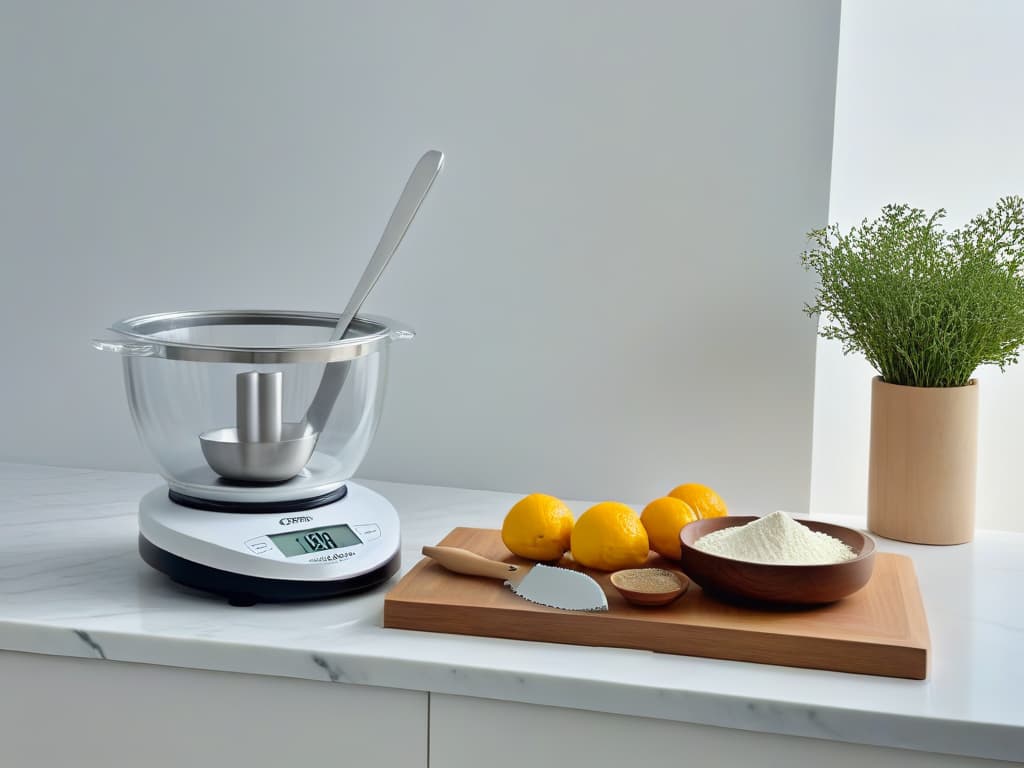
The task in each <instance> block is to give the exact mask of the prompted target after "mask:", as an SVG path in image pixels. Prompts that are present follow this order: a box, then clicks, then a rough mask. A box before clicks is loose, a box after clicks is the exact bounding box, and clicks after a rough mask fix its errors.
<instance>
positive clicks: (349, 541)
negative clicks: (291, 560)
mask: <svg viewBox="0 0 1024 768" xmlns="http://www.w3.org/2000/svg"><path fill="white" fill-rule="evenodd" d="M268 538H269V539H270V540H271V541H272V542H274V546H276V547H277V548H278V549H280V550H281V552H282V553H283V554H284V556H285V557H296V556H297V555H308V554H310V553H311V552H326V551H328V550H330V549H341V548H342V547H351V546H352V545H353V544H362V543H363V542H362V540H361V539H360V538H359V537H358V536H356V535H355V534H354V533H353V532H352V529H351V528H349V527H348V526H347V525H332V526H329V527H327V528H307V529H305V530H303V531H288V532H287V533H275V534H273V535H271V536H269V537H268Z"/></svg>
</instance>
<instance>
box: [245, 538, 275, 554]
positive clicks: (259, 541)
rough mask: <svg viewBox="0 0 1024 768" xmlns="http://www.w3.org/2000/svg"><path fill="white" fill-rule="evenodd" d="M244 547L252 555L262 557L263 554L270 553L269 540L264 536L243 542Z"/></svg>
mask: <svg viewBox="0 0 1024 768" xmlns="http://www.w3.org/2000/svg"><path fill="white" fill-rule="evenodd" d="M245 546H247V547H248V548H249V551H250V552H252V553H253V554H254V555H262V554H263V553H264V552H269V551H270V539H268V538H267V537H266V536H257V537H256V538H255V539H249V540H248V541H247V542H245Z"/></svg>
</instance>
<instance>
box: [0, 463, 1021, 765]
mask: <svg viewBox="0 0 1024 768" xmlns="http://www.w3.org/2000/svg"><path fill="white" fill-rule="evenodd" d="M160 483H161V480H160V479H159V478H158V477H157V476H155V475H147V474H137V473H120V472H101V471H96V470H84V469H64V468H54V467H40V466H29V465H17V464H0V487H2V488H3V491H4V492H3V494H2V497H0V522H2V524H3V532H4V533H3V536H2V538H0V649H2V650H10V651H26V652H33V653H42V654H58V655H64V656H78V657H98V658H104V659H112V660H118V661H129V662H144V663H149V664H162V665H169V666H178V667H192V668H196V669H214V670H223V671H233V672H247V673H255V674H266V675H284V676H289V677H299V678H308V679H311V680H330V681H334V682H341V683H359V684H364V685H380V686H388V687H395V688H405V689H411V690H425V691H434V692H439V693H450V694H460V695H467V696H480V697H485V698H493V699H504V700H509V701H518V702H526V703H533V704H547V705H554V706H562V707H574V708H578V709H590V710H599V711H604V712H613V713H617V714H626V715H640V716H644V717H656V718H662V719H669V720H679V721H685V722H691V723H700V724H706V725H715V726H722V727H727V728H739V729H744V730H754V731H764V732H769V733H779V734H788V735H796V736H809V737H816V738H824V739H834V740H839V741H850V742H857V743H863V744H874V745H879V746H890V747H904V748H909V749H918V750H925V751H933V752H946V753H951V754H961V755H971V756H976V757H989V758H1000V759H1008V760H1024V696H1022V695H1021V692H1022V691H1024V660H1022V658H1024V598H1022V596H1021V588H1020V583H1021V581H1022V580H1024V534H1014V533H1004V532H995V531H979V532H978V535H977V539H976V541H975V542H974V543H973V544H970V545H964V546H959V547H916V546H913V545H906V544H899V543H896V542H890V541H887V540H884V539H881V540H879V543H880V547H881V549H882V550H883V551H889V552H900V553H903V554H908V555H910V556H912V557H913V559H914V562H915V565H916V568H917V574H918V579H919V581H920V584H921V590H922V593H923V596H924V602H925V608H926V610H927V613H928V623H929V627H930V630H931V637H932V649H933V657H932V664H931V672H930V675H929V679H927V680H924V681H912V680H899V679H890V678H881V677H869V676H864V675H853V674H844V673H838V672H821V671H815V670H804V669H792V668H786V667H775V666H768V665H760V664H747V663H740V662H731V661H718V660H713V659H699V658H690V657H685V656H673V655H666V654H658V653H650V652H645V651H633V650H622V649H613V648H589V647H580V646H572V645H556V644H548V643H531V642H522V641H515V640H500V639H492V638H475V637H464V636H457V635H442V634H432V633H426V632H408V631H402V630H393V629H384V628H382V627H381V613H382V606H383V598H384V594H385V592H386V591H387V589H389V588H390V586H392V585H393V584H394V583H395V582H390V583H389V584H387V585H384V586H382V587H379V588H377V589H375V590H373V591H371V592H368V593H364V594H361V595H359V596H356V597H349V598H341V599H337V600H330V601H325V602H319V603H305V604H292V605H257V606H253V607H249V608H236V607H231V606H229V605H227V603H226V602H225V601H224V600H222V599H218V598H215V597H212V596H208V595H205V594H202V593H199V592H193V591H190V590H186V589H184V588H181V587H178V586H177V585H175V584H173V583H172V582H171V581H170V580H168V579H167V578H166V577H165V576H163V575H162V574H160V573H157V572H156V571H153V570H152V569H150V568H149V567H148V566H147V565H145V564H144V563H143V562H142V560H141V559H140V558H139V556H138V553H137V550H136V537H137V528H136V522H135V514H136V508H137V502H138V500H139V498H140V497H141V496H142V494H143V493H144V492H146V491H148V490H150V489H151V488H153V487H154V486H156V485H158V484H160ZM366 485H368V486H370V487H371V488H374V489H375V490H378V491H380V492H381V493H383V494H384V495H385V496H386V497H388V498H389V499H390V500H391V501H392V503H394V505H395V506H396V507H397V509H398V511H399V514H400V516H401V518H402V527H403V547H402V558H403V569H402V572H403V573H404V572H405V571H406V570H408V569H409V568H410V567H411V566H412V565H413V564H414V563H415V562H416V561H417V560H418V559H419V550H420V547H421V546H422V545H424V544H428V543H430V544H433V543H436V542H437V541H438V540H440V539H441V538H442V537H443V536H444V535H445V534H446V533H447V532H448V531H449V530H451V529H452V528H453V527H455V526H457V525H470V526H480V527H492V528H496V527H499V526H500V524H501V520H502V517H503V516H504V514H505V512H506V511H507V509H508V508H509V506H511V504H512V503H513V502H514V501H515V500H516V499H517V498H518V497H516V496H513V495H510V494H504V493H492V492H484V491H468V490H459V489H451V488H437V487H424V486H412V485H400V484H394V483H381V482H367V483H366ZM570 506H572V507H573V508H574V511H576V512H580V511H582V509H583V508H584V506H585V505H582V504H575V503H571V504H570ZM762 511H770V510H762ZM835 519H836V520H837V521H840V522H843V523H845V524H848V525H849V524H853V525H856V524H858V521H856V520H852V519H841V518H835Z"/></svg>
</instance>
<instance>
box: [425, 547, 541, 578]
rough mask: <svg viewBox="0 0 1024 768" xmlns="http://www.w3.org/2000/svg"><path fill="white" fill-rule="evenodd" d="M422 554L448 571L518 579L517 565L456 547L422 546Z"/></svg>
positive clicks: (519, 568) (518, 570)
mask: <svg viewBox="0 0 1024 768" xmlns="http://www.w3.org/2000/svg"><path fill="white" fill-rule="evenodd" d="M423 554H424V555H426V556H427V557H429V558H431V559H432V560H434V561H436V562H438V563H440V564H441V565H443V566H444V567H445V568H447V569H448V570H449V571H455V573H464V574H466V575H467V576H486V577H488V578H491V579H505V580H511V581H517V582H518V581H519V579H517V578H516V576H517V574H519V572H520V571H521V570H522V568H521V567H520V566H518V565H511V564H510V563H503V562H501V561H499V560H489V559H487V558H486V557H483V556H481V555H478V554H476V552H470V551H469V550H468V549H459V548H458V547H424V548H423Z"/></svg>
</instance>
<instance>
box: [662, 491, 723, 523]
mask: <svg viewBox="0 0 1024 768" xmlns="http://www.w3.org/2000/svg"><path fill="white" fill-rule="evenodd" d="M668 495H669V496H674V497H675V498H677V499H679V500H681V501H685V502H686V503H687V504H689V505H690V506H691V507H693V509H694V511H695V512H696V513H697V514H698V515H700V517H701V519H703V518H705V517H725V516H726V515H728V514H729V509H728V508H727V507H726V506H725V502H724V501H722V497H721V496H719V495H718V494H717V493H715V492H714V491H713V490H712V489H710V488H708V487H707V486H706V485H701V484H700V483H685V484H684V485H680V486H677V487H675V488H673V489H672V490H671V491H669V492H668Z"/></svg>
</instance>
